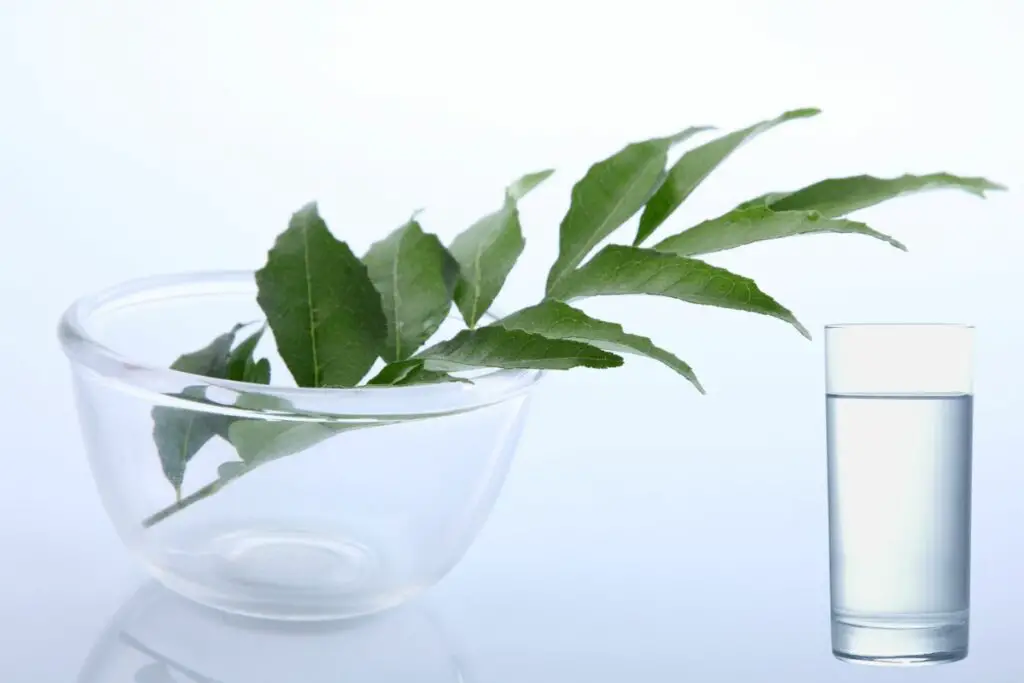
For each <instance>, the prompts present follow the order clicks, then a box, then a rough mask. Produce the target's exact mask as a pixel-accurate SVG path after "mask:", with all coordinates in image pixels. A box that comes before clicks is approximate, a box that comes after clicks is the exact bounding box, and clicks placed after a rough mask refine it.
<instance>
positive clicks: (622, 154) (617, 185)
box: [547, 127, 707, 292]
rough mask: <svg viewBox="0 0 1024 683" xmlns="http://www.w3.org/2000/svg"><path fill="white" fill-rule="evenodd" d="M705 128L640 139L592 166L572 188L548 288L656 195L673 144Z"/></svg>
mask: <svg viewBox="0 0 1024 683" xmlns="http://www.w3.org/2000/svg"><path fill="white" fill-rule="evenodd" d="M705 130H707V127H694V128H688V129H686V130H684V131H682V132H681V133H679V134H677V135H674V136H672V137H667V138H654V139H651V140H645V141H643V142H634V143H632V144H630V145H627V146H626V147H624V148H623V149H621V150H619V151H618V152H616V153H615V154H613V155H612V156H610V157H608V158H607V159H604V160H603V161H599V162H598V163H596V164H594V165H593V166H591V167H590V169H589V170H588V171H587V173H586V175H584V176H583V178H582V179H581V180H580V181H579V182H577V183H576V185H574V186H573V188H572V198H571V200H570V204H569V210H568V212H567V213H566V214H565V217H564V218H563V219H562V224H561V226H560V227H559V242H558V258H557V259H556V261H555V263H554V264H553V265H552V266H551V270H550V272H549V273H548V280H547V291H548V292H551V291H553V290H555V289H557V288H558V286H559V285H560V284H561V281H562V279H564V278H565V277H566V276H568V275H569V273H571V272H572V271H573V269H574V268H576V266H578V265H579V264H580V263H582V262H583V259H585V258H586V257H587V255H588V254H589V253H590V252H591V251H593V249H594V247H596V246H597V245H598V243H599V242H601V240H603V239H605V238H606V237H608V236H609V235H610V234H612V232H614V231H615V230H616V229H617V228H619V227H620V226H622V224H623V223H625V222H626V221H628V220H629V219H630V218H631V217H632V216H633V215H634V214H635V213H636V212H637V211H639V210H640V208H641V207H643V205H644V204H645V203H646V202H647V201H648V199H650V197H651V193H652V192H653V191H654V189H655V188H656V187H657V186H658V184H659V183H661V182H662V181H664V180H665V164H666V162H667V160H668V151H669V149H670V148H671V147H672V145H673V144H675V143H678V142H682V141H684V140H686V139H687V138H690V137H692V136H693V135H696V134H697V133H700V132H702V131H705Z"/></svg>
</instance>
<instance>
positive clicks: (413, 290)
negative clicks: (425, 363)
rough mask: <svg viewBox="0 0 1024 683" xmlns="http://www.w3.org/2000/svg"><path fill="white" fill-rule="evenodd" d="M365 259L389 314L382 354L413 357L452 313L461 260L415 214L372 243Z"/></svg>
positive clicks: (386, 314)
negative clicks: (421, 225) (425, 229)
mask: <svg viewBox="0 0 1024 683" xmlns="http://www.w3.org/2000/svg"><path fill="white" fill-rule="evenodd" d="M363 263H365V264H366V268H367V271H368V272H369V275H370V280H371V281H372V282H373V284H374V286H375V287H376V288H377V291H378V292H380V296H381V300H382V302H383V306H384V315H385V317H386V318H387V324H388V332H387V342H386V344H385V347H384V353H383V354H382V355H383V357H384V359H385V360H389V361H396V360H403V359H405V358H408V357H409V356H411V355H412V354H413V353H415V352H416V350H417V349H418V348H420V346H422V345H423V343H424V342H425V341H427V339H429V338H430V336H431V335H433V334H434V332H436V331H437V328H438V327H440V326H441V323H443V322H444V320H445V318H446V317H447V316H448V311H449V310H451V306H452V293H453V291H454V289H455V281H456V278H457V277H458V275H459V264H458V263H456V262H455V259H453V258H452V257H451V255H450V254H449V253H448V251H447V250H446V249H445V248H444V246H443V245H442V244H441V241H440V240H438V239H437V237H436V236H435V235H429V234H427V233H424V232H423V229H422V228H421V227H420V224H419V223H417V222H416V221H415V220H410V221H409V222H408V223H406V224H405V225H403V226H402V227H400V228H398V229H397V230H395V231H394V232H392V233H391V234H390V235H388V236H387V237H385V238H384V239H383V240H381V241H379V242H377V243H375V244H374V245H373V246H371V247H370V250H369V251H368V252H367V253H366V256H364V257H363Z"/></svg>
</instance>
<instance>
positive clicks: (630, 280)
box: [553, 244, 811, 339]
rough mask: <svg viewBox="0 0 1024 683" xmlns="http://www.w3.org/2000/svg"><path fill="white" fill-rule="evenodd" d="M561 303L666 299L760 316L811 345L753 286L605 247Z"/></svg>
mask: <svg viewBox="0 0 1024 683" xmlns="http://www.w3.org/2000/svg"><path fill="white" fill-rule="evenodd" d="M555 294H556V296H554V297H553V298H558V299H561V300H562V301H570V300H572V299H577V298H583V297H590V296H609V295H621V294H651V295H654V296H666V297H671V298H673V299H679V300H681V301H688V302H690V303H695V304H703V305H705V306H717V307H720V308H731V309H735V310H740V311H749V312H751V313H760V314H762V315H768V316H771V317H773V318H778V319H780V320H784V321H786V322H788V323H789V324H791V325H792V326H793V327H795V328H796V329H797V330H798V331H799V332H800V334H802V335H804V336H805V337H807V338H808V339H810V336H811V335H810V333H809V332H808V331H807V328H805V327H804V326H803V325H801V324H800V322H799V321H798V320H797V319H796V317H795V316H794V315H793V314H792V313H791V312H790V311H789V310H788V309H786V308H784V307H783V306H782V305H781V304H779V303H778V302H777V301H775V299H773V298H771V297H770V296H768V295H767V294H765V293H764V292H762V291H761V290H760V289H759V288H758V286H757V285H756V284H754V281H753V280H751V279H749V278H745V277H743V276H741V275H736V274H734V273H731V272H729V271H728V270H725V269H724V268H717V267H715V266H712V265H710V264H707V263H704V262H703V261H698V260H696V259H691V258H686V257H685V256H676V255H675V254H667V253H664V252H660V251H655V250H653V249H642V248H640V247H626V246H619V245H614V244H613V245H609V246H607V247H605V248H604V249H602V250H601V251H600V252H598V254H597V255H596V256H594V258H592V259H591V260H590V261H589V262H588V263H587V264H586V265H584V266H583V267H582V268H580V269H579V270H576V271H574V272H573V273H572V274H571V275H570V276H569V277H567V278H566V279H565V280H564V281H563V282H562V285H561V287H559V289H558V291H557V292H556V293H555Z"/></svg>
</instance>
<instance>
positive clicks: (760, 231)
mask: <svg viewBox="0 0 1024 683" xmlns="http://www.w3.org/2000/svg"><path fill="white" fill-rule="evenodd" d="M826 232H846V233H857V234H861V235H867V236H869V237H874V238H876V239H880V240H883V241H885V242H888V243H889V244H891V245H892V246H894V247H896V248H897V249H902V250H904V251H906V247H904V246H903V245H902V244H901V243H900V242H898V241H897V240H895V239H893V238H892V237H889V236H888V235H885V234H883V233H880V232H878V231H877V230H872V229H871V228H869V227H868V226H866V225H864V224H863V223H858V222H856V221H850V220H846V219H842V218H825V217H824V216H822V215H821V214H820V213H818V212H817V211H774V210H772V209H770V208H767V207H764V206H760V207H758V206H753V207H751V208H748V209H736V210H733V211H730V212H729V213H727V214H725V215H724V216H719V217H718V218H713V219H711V220H709V221H704V222H703V223H700V224H698V225H695V226H693V227H692V228H690V229H689V230H684V231H683V232H681V233H679V234H678V235H673V236H672V237H668V238H666V239H664V240H662V241H661V242H659V243H658V244H656V245H655V246H654V248H655V249H657V250H658V251H664V252H669V253H672V254H677V255H679V256H695V255H697V254H710V253H712V252H716V251H725V250H726V249H735V248H736V247H741V246H743V245H745V244H752V243H754V242H761V241H764V240H774V239H780V238H782V237H791V236H793V235H809V234H813V233H826Z"/></svg>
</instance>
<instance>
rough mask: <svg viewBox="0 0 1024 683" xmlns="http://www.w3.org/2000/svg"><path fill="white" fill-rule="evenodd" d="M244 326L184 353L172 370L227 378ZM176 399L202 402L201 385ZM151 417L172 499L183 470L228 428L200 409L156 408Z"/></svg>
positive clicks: (221, 417) (224, 419)
mask: <svg viewBox="0 0 1024 683" xmlns="http://www.w3.org/2000/svg"><path fill="white" fill-rule="evenodd" d="M242 327H244V326H243V325H241V324H239V325H235V326H234V327H233V328H232V329H231V331H230V332H226V333H225V334H222V335H220V336H218V337H216V338H215V339H214V340H213V341H212V342H210V343H209V344H207V345H206V346H204V347H203V348H201V349H199V350H197V351H192V352H190V353H186V354H184V355H182V356H180V357H179V358H178V359H177V360H175V361H174V362H173V363H171V369H173V370H178V371H180V372H187V373H190V374H193V375H201V376H203V377H211V378H214V379H228V378H229V377H228V366H229V358H230V356H231V345H232V344H233V343H234V341H235V336H236V335H237V334H238V331H239V330H240V329H242ZM172 396H175V397H177V398H186V399H192V400H195V399H204V398H205V389H204V388H203V387H202V386H190V387H186V388H185V389H184V390H183V391H182V392H181V393H179V394H172ZM150 415H151V416H152V418H153V441H154V443H155V444H156V450H157V454H158V455H159V456H160V466H161V468H162V469H163V472H164V476H165V477H166V478H167V481H168V482H170V484H171V486H173V487H174V493H175V496H177V497H179V498H180V497H181V485H182V482H183V481H184V478H185V467H186V465H188V463H189V461H191V460H192V458H194V457H195V455H196V453H198V452H199V450H200V449H201V448H202V447H203V446H205V445H206V443H207V442H208V441H209V440H210V439H212V438H213V437H214V436H217V435H218V434H222V433H223V432H224V431H225V430H226V429H227V420H228V418H227V417H226V416H224V415H218V414H216V413H205V412H201V411H199V410H192V409H183V408H172V407H170V406H156V407H154V408H153V410H152V411H151V413H150Z"/></svg>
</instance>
